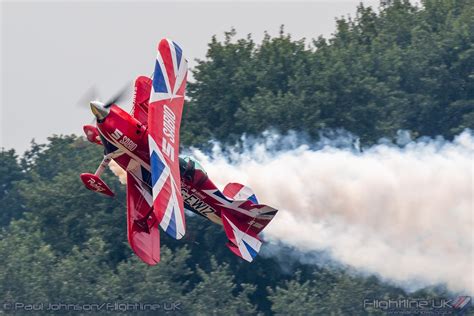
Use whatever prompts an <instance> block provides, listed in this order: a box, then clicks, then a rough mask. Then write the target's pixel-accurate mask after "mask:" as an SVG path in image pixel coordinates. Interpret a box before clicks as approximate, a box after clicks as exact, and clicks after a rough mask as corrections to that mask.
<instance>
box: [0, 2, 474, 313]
mask: <svg viewBox="0 0 474 316" xmlns="http://www.w3.org/2000/svg"><path fill="white" fill-rule="evenodd" d="M235 36H236V34H235V31H230V32H228V33H226V34H225V39H224V41H223V42H220V41H218V40H217V39H216V38H213V39H212V41H211V43H210V44H209V50H208V53H207V58H206V59H205V60H202V61H199V64H198V66H197V67H196V69H195V70H194V78H195V82H193V83H192V84H190V87H189V91H190V92H189V95H190V97H191V99H190V100H189V102H188V104H187V106H186V108H185V109H186V112H185V116H184V120H183V128H182V133H183V136H182V137H183V141H184V143H185V144H187V145H191V144H192V145H202V144H204V143H205V142H207V141H208V140H210V139H218V140H221V141H224V142H234V141H236V140H237V139H238V138H239V137H240V136H241V135H242V133H251V134H252V133H253V134H258V133H260V132H262V131H264V130H265V129H268V128H277V129H279V130H280V131H282V132H285V131H288V130H290V129H293V130H298V131H304V132H306V133H308V134H309V135H311V136H316V135H317V132H318V131H319V130H321V129H324V128H341V127H342V128H345V129H347V130H349V131H351V132H354V133H355V134H357V135H359V136H361V137H362V140H363V141H365V142H369V143H370V142H373V141H375V140H377V139H378V138H380V137H382V136H390V135H394V133H395V132H396V131H397V130H398V129H409V130H411V131H413V132H415V133H416V134H417V135H428V136H433V135H436V134H442V135H444V136H446V137H450V136H453V135H454V134H456V133H459V132H460V131H462V130H463V129H465V128H473V127H474V125H473V124H474V95H473V93H474V41H473V37H474V2H472V1H469V0H425V1H423V8H421V9H419V8H415V7H413V6H412V5H410V4H409V3H408V2H407V1H395V3H394V4H393V5H392V6H390V7H387V8H385V9H383V10H381V12H379V13H376V12H375V11H374V10H373V9H371V8H365V7H363V6H359V8H358V10H357V15H356V17H355V18H354V19H350V18H342V19H339V20H337V30H336V32H335V34H334V36H333V37H332V38H330V39H324V38H318V39H317V40H314V41H313V42H312V44H311V45H307V44H306V43H305V42H304V41H303V40H298V41H294V40H293V39H292V38H291V36H290V35H287V34H285V33H284V31H283V29H282V31H281V33H280V35H279V36H278V37H275V38H272V37H270V36H269V35H266V36H265V37H264V39H263V41H262V42H261V43H260V44H256V43H254V41H253V40H252V39H251V37H250V36H249V37H247V38H245V39H238V40H235ZM101 154H102V152H101V149H100V148H99V147H98V146H95V145H92V144H90V143H88V142H87V141H85V140H84V139H83V138H78V137H76V136H53V137H51V138H49V141H48V143H47V144H43V145H40V144H36V143H34V142H33V143H32V145H31V148H30V150H28V151H27V152H26V153H25V154H24V155H23V156H22V157H21V158H19V157H18V156H17V154H16V153H15V151H13V150H4V149H2V150H1V151H0V267H1V268H0V302H15V301H17V302H25V303H28V302H45V303H47V302H58V303H59V302H62V303H91V302H125V303H136V302H142V303H160V304H164V303H169V304H173V303H178V305H177V306H178V307H179V310H178V311H175V312H176V313H178V314H185V315H247V314H279V315H290V314H291V315H312V314H314V315H329V314H333V315H365V314H367V313H372V314H377V312H378V311H376V310H373V311H368V310H365V309H364V308H363V300H364V299H365V298H371V297H373V298H379V299H380V298H392V299H396V298H402V297H405V296H407V295H408V294H407V293H406V292H405V291H404V290H402V289H400V288H397V287H395V286H392V285H389V284H386V283H384V282H382V281H380V280H379V279H378V278H377V277H375V276H360V275H357V274H353V273H349V272H347V271H346V270H344V269H336V268H327V267H318V266H314V265H306V264H302V263H299V262H298V261H295V260H293V259H291V256H287V259H286V261H287V262H285V263H286V264H285V267H282V266H281V265H280V261H278V260H277V259H276V258H273V257H264V256H259V257H258V258H257V259H256V261H255V262H253V263H252V264H248V263H247V262H244V261H242V260H240V259H239V258H237V257H235V256H234V255H233V254H231V253H230V251H228V250H227V249H226V247H225V242H226V237H225V234H224V232H223V230H222V228H221V227H218V226H217V225H213V224H211V223H209V222H207V221H205V220H203V219H202V218H200V217H198V216H189V217H188V219H187V227H188V230H187V231H188V234H187V236H186V238H185V240H184V241H180V242H176V241H174V240H171V239H169V238H167V237H166V236H165V235H164V234H163V235H162V236H163V238H162V244H163V245H162V262H161V263H160V264H159V265H157V266H154V267H149V266H147V265H146V264H144V263H142V262H141V261H140V260H138V259H137V258H136V256H134V255H133V253H132V252H131V250H130V248H129V246H128V244H127V236H126V223H125V212H126V205H125V191H124V186H123V185H121V184H120V183H119V182H118V181H117V179H116V178H115V176H113V175H112V174H111V173H110V172H108V173H106V174H105V175H104V178H105V181H106V182H107V183H108V184H109V185H110V186H111V187H112V189H113V190H114V191H115V192H116V194H117V197H116V198H115V199H108V198H105V197H103V196H99V195H97V194H94V193H92V192H89V191H87V190H86V189H84V188H83V186H82V183H81V182H80V179H79V176H78V175H79V174H80V173H81V172H86V171H93V170H95V168H96V167H97V164H98V163H99V160H100V157H101ZM288 267H290V268H288ZM415 294H416V295H417V297H434V296H437V295H446V294H447V293H446V292H445V290H444V289H443V288H427V289H422V290H420V291H418V292H416V293H415ZM415 294H410V295H415ZM0 313H2V311H1V310H0Z"/></svg>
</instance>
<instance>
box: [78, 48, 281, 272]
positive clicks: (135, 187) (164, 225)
mask: <svg viewBox="0 0 474 316" xmlns="http://www.w3.org/2000/svg"><path fill="white" fill-rule="evenodd" d="M187 67H188V66H187V61H186V59H185V58H184V55H183V52H182V49H181V47H179V45H178V44H176V43H175V42H173V41H171V40H168V39H163V40H161V41H160V43H159V44H158V54H157V57H156V62H155V71H154V74H153V78H151V79H150V78H148V77H144V76H141V77H138V78H137V79H136V80H135V95H134V100H133V109H132V111H131V113H130V114H129V113H128V112H126V111H124V110H122V109H121V108H120V107H119V106H118V105H116V103H117V102H118V101H119V100H120V99H121V98H122V96H123V93H121V94H119V95H118V96H116V97H115V98H113V99H112V100H111V101H109V102H106V103H103V102H100V101H92V102H90V106H91V110H92V113H93V114H94V115H95V117H96V120H97V124H96V125H95V126H94V125H85V126H84V132H85V134H86V137H87V139H88V140H89V141H90V142H92V143H95V144H97V145H100V146H103V148H104V158H103V160H102V162H101V163H100V165H99V167H98V168H97V170H96V172H95V173H94V174H91V173H83V174H81V179H82V181H83V183H84V185H85V186H86V188H87V189H89V190H92V191H95V192H98V193H102V194H105V195H108V196H114V193H113V192H112V190H111V189H110V188H109V187H108V186H107V185H106V184H105V183H104V181H103V180H102V179H101V178H100V176H101V174H102V173H103V172H104V170H105V168H106V167H107V165H109V163H110V162H111V161H112V160H113V161H114V162H115V163H117V164H118V165H119V166H120V167H121V168H122V169H124V170H125V171H126V172H127V230H128V241H129V243H130V246H131V248H132V250H133V251H134V252H135V254H136V255H137V256H138V257H140V259H141V260H143V261H144V262H146V263H147V264H150V265H154V264H156V263H158V262H159V261H160V232H159V228H158V227H161V229H162V230H163V231H165V232H166V233H167V234H168V235H169V236H171V237H173V238H175V239H181V238H182V237H183V236H184V234H185V233H186V221H185V216H184V214H185V213H184V210H185V209H186V210H187V211H189V212H194V213H197V214H199V215H201V216H203V217H206V218H207V219H209V220H211V221H212V222H214V223H216V224H219V225H222V226H223V228H224V231H225V233H226V235H227V238H228V240H229V241H228V243H227V246H228V247H229V249H230V250H231V251H232V252H233V253H234V254H236V255H237V256H239V257H241V258H243V259H245V260H247V261H252V260H253V259H254V258H255V256H256V255H257V253H258V252H259V250H260V247H261V245H262V242H261V240H260V239H259V237H258V234H259V233H260V232H261V231H262V230H263V228H265V226H266V225H267V224H268V223H269V222H270V221H271V220H272V218H273V217H274V216H275V214H276V213H277V210H275V209H273V208H271V207H269V206H266V205H263V204H258V200H257V197H256V196H255V194H254V193H253V192H252V190H251V189H250V188H248V187H246V186H244V185H242V184H238V183H229V184H228V185H227V186H226V187H225V188H224V190H223V191H222V192H221V191H220V190H219V189H217V187H216V186H215V185H214V184H213V183H212V181H211V180H210V179H209V177H208V176H207V174H206V172H205V171H204V169H203V168H202V167H201V165H200V164H199V162H197V161H196V160H194V159H193V158H191V157H179V156H178V154H179V131H180V124H181V116H182V112H183V104H184V96H185V90H186V78H187Z"/></svg>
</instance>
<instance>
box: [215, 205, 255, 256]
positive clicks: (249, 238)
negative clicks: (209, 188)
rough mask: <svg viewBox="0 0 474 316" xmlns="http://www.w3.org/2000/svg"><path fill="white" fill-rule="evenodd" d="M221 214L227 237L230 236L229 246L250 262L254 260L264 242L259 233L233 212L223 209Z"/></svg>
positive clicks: (236, 253)
mask: <svg viewBox="0 0 474 316" xmlns="http://www.w3.org/2000/svg"><path fill="white" fill-rule="evenodd" d="M221 215H222V224H223V225H224V231H225V233H226V235H227V238H229V242H228V243H227V247H229V249H230V250H231V251H232V252H233V253H234V254H235V255H237V256H239V257H241V258H242V259H244V260H247V261H248V262H252V261H253V259H254V258H255V257H256V256H257V254H258V252H259V251H260V247H261V246H262V242H261V241H260V239H259V238H258V236H257V234H256V233H255V232H254V231H252V230H251V229H249V228H250V226H247V227H246V225H245V224H244V223H242V222H240V221H239V220H237V218H235V217H234V216H233V215H232V214H231V212H229V211H227V210H223V211H222V213H221Z"/></svg>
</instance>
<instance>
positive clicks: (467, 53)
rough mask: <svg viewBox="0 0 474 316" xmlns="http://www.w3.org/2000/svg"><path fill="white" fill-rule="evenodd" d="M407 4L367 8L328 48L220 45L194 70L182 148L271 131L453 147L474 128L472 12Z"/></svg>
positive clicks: (458, 0)
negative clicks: (403, 136) (336, 131)
mask: <svg viewBox="0 0 474 316" xmlns="http://www.w3.org/2000/svg"><path fill="white" fill-rule="evenodd" d="M422 2H423V8H422V9H419V8H416V7H414V6H412V5H411V4H410V3H409V1H408V0H405V1H394V3H393V5H391V6H389V7H387V8H385V9H383V10H381V12H380V13H376V11H374V9H373V8H371V7H364V6H363V5H360V6H359V7H358V9H357V14H356V16H355V17H354V18H341V19H338V20H337V21H336V23H337V30H336V32H335V34H334V36H333V37H332V38H330V39H325V38H322V37H319V38H318V39H316V40H313V41H312V43H311V44H307V43H305V41H304V40H296V41H295V40H293V39H292V38H291V36H290V35H289V34H285V33H284V30H283V28H282V29H281V32H280V35H279V36H278V37H274V38H271V37H270V36H269V35H268V34H266V35H265V37H264V39H263V41H262V42H261V43H260V44H258V45H257V44H256V43H254V41H253V40H252V38H251V37H250V36H248V37H247V38H244V39H235V37H236V36H235V35H236V34H235V31H233V30H232V31H230V32H228V33H226V34H225V39H224V41H223V42H221V41H218V40H217V39H216V37H214V38H213V39H212V41H211V43H210V44H209V48H208V52H207V56H206V59H204V60H199V61H198V65H197V67H196V68H195V69H194V78H195V82H193V83H191V84H190V85H189V95H190V97H191V100H190V102H189V104H188V105H189V106H188V107H187V108H186V112H185V116H184V128H183V141H184V142H185V143H186V144H192V145H200V144H202V143H203V142H205V141H207V140H209V139H210V138H212V139H216V140H219V141H223V142H235V141H236V140H237V139H238V138H239V137H240V136H241V135H242V133H249V134H259V133H261V132H262V131H264V130H265V129H268V128H270V127H273V128H275V129H277V130H279V131H281V132H286V131H288V130H290V129H292V130H297V131H304V132H307V133H309V134H310V135H311V136H314V137H316V136H317V135H318V132H319V131H320V130H321V129H323V128H344V129H346V130H348V131H350V132H352V133H354V134H356V135H358V136H360V137H361V140H362V141H363V142H365V143H371V142H374V141H376V140H378V139H379V138H380V137H382V136H383V137H391V136H395V134H396V131H397V130H400V129H404V130H410V131H412V132H413V134H414V135H415V136H416V135H423V136H436V135H443V136H445V137H452V136H453V135H455V134H457V133H459V132H460V131H462V130H463V129H465V128H474V4H473V2H472V1H469V0H425V1H422Z"/></svg>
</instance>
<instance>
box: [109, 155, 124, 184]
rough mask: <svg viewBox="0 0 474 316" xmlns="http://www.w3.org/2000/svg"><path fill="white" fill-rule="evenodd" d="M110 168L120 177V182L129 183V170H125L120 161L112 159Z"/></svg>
mask: <svg viewBox="0 0 474 316" xmlns="http://www.w3.org/2000/svg"><path fill="white" fill-rule="evenodd" d="M109 169H110V170H111V171H112V172H113V174H114V175H116V176H117V177H118V178H119V181H120V183H122V184H127V171H125V170H123V169H122V167H120V166H119V164H118V163H116V162H115V161H113V160H111V161H110V163H109Z"/></svg>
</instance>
